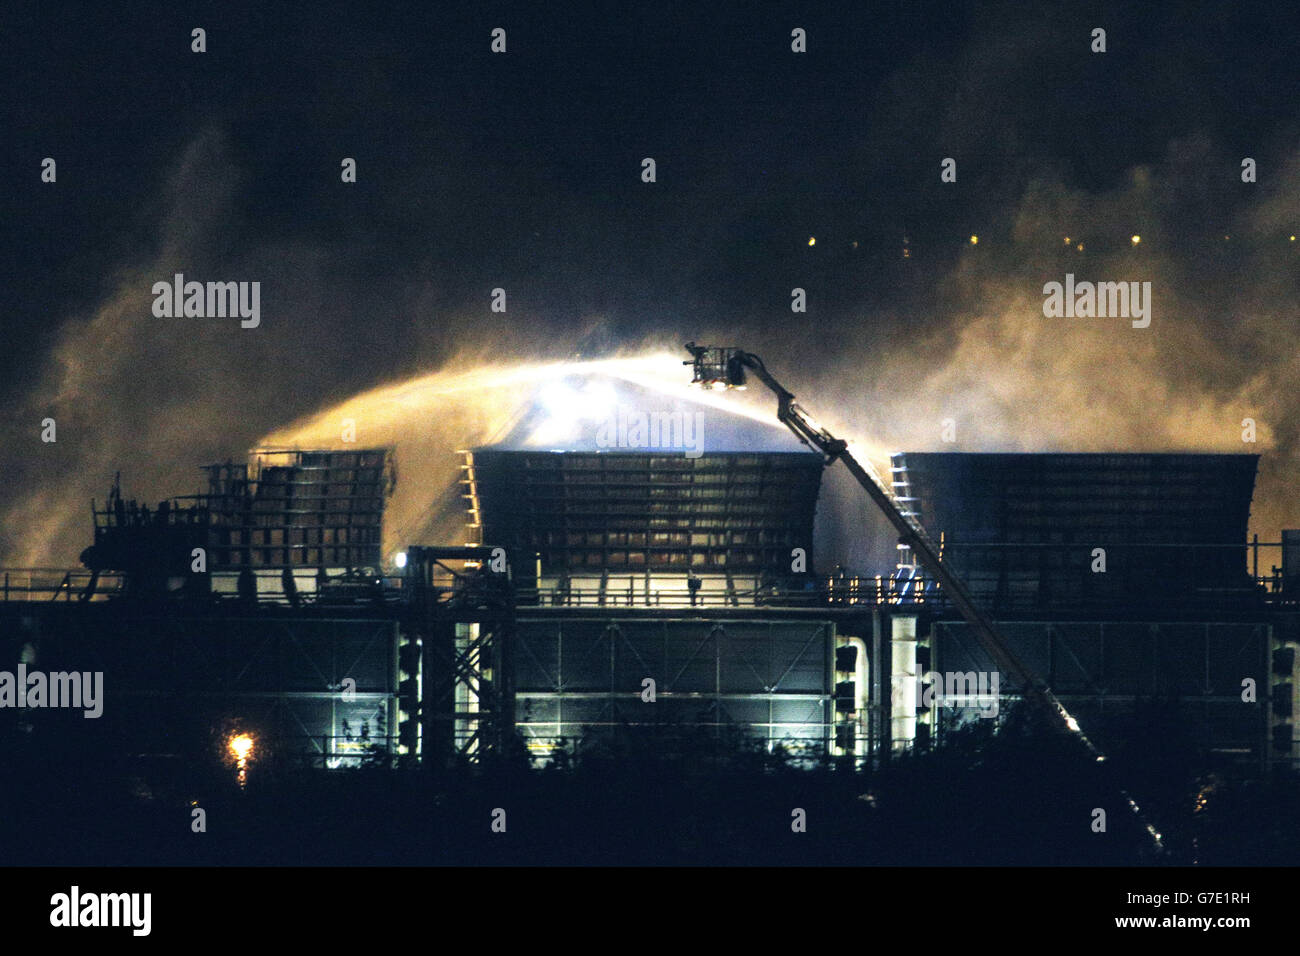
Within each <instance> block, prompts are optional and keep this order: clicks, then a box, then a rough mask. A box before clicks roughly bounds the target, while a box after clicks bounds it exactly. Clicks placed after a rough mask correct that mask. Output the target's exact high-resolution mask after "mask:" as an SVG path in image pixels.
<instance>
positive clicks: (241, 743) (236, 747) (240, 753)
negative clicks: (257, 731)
mask: <svg viewBox="0 0 1300 956" xmlns="http://www.w3.org/2000/svg"><path fill="white" fill-rule="evenodd" d="M229 746H230V752H231V753H232V754H234V755H235V759H236V760H238V761H239V762H240V763H243V762H244V761H246V760H248V757H249V755H250V754H251V753H252V752H253V738H252V736H251V735H249V734H239V735H238V736H237V737H231V738H230V745H229Z"/></svg>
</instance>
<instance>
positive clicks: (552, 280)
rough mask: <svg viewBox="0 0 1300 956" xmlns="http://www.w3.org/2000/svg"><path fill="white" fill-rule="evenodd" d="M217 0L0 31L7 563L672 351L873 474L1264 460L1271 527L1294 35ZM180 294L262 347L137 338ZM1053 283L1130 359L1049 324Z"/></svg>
mask: <svg viewBox="0 0 1300 956" xmlns="http://www.w3.org/2000/svg"><path fill="white" fill-rule="evenodd" d="M231 6H232V5H227V4H210V5H202V6H198V7H193V8H186V9H181V10H176V9H143V8H141V9H139V10H135V9H131V10H126V11H123V10H118V9H114V8H112V7H111V6H108V5H97V4H87V5H64V6H61V7H58V8H56V9H43V8H37V7H32V8H31V11H35V12H22V11H21V9H20V8H17V7H12V8H9V9H8V10H6V12H5V13H4V14H3V19H4V23H3V27H2V29H0V71H3V73H2V75H3V79H4V89H5V96H4V101H3V104H2V105H0V118H2V119H0V124H2V128H3V130H4V133H5V135H4V144H5V148H4V150H3V151H2V152H0V155H3V161H4V164H5V166H4V170H3V175H4V182H5V183H6V184H7V186H8V188H6V189H5V190H3V192H2V193H0V195H2V196H3V199H2V200H0V201H2V202H3V214H4V215H3V221H4V228H3V230H2V231H0V235H2V236H3V240H2V241H3V252H2V253H0V282H2V283H3V289H4V291H5V299H6V302H5V305H6V309H5V312H4V322H5V333H6V334H5V341H6V343H7V345H8V347H7V348H6V349H4V350H2V351H0V363H3V379H2V380H0V381H2V382H3V384H0V388H3V389H4V392H5V399H6V405H7V407H8V408H9V409H10V411H11V414H9V415H6V416H5V417H4V420H5V424H4V431H3V433H2V434H0V437H2V438H3V442H4V447H5V449H6V452H7V454H5V455H4V461H3V463H2V464H0V559H3V560H5V561H7V562H9V563H18V562H20V561H25V562H31V561H39V562H40V563H46V562H53V563H57V564H70V563H72V562H73V561H75V557H76V551H77V550H79V548H77V547H75V542H76V541H81V542H83V543H88V539H89V508H88V505H89V500H88V499H89V496H90V495H91V494H96V495H98V496H100V497H102V495H103V493H104V491H105V490H106V489H107V486H108V484H109V482H110V481H111V479H112V475H113V472H114V471H116V470H118V469H121V470H122V471H123V472H124V484H126V485H127V486H128V487H127V489H126V490H128V492H129V493H132V494H135V495H137V496H139V497H141V498H145V499H151V498H158V497H163V496H166V495H169V494H173V493H181V492H187V491H192V490H195V489H194V487H193V484H194V481H195V475H196V472H195V471H194V466H195V465H197V464H200V463H202V462H205V461H209V460H224V459H225V458H227V457H230V456H232V455H233V456H236V457H237V456H239V455H240V454H242V453H243V452H244V451H245V450H247V449H248V448H249V447H250V446H251V445H252V444H254V443H255V442H257V440H258V439H259V438H260V437H261V436H264V435H266V434H268V433H269V432H272V431H273V430H275V429H277V428H279V427H281V426H283V425H285V424H286V423H289V422H292V421H295V420H297V419H300V418H302V417H303V416H306V415H310V414H311V413H313V412H316V411H318V410H320V409H321V408H324V407H327V406H329V405H331V404H333V403H335V402H338V401H341V400H343V399H345V398H347V397H348V396H350V395H353V394H355V393H357V392H359V391H362V390H364V389H367V388H371V387H373V386H376V385H379V384H382V383H386V382H391V381H395V380H399V379H402V378H405V377H409V376H414V375H417V374H420V373H426V372H430V371H435V370H437V369H439V368H440V367H444V366H445V365H447V364H448V363H455V364H456V365H457V366H458V367H460V366H467V365H472V364H473V363H474V362H479V361H504V360H507V359H526V360H530V361H531V360H539V359H556V358H569V357H574V356H583V357H599V356H605V355H612V354H615V353H620V352H627V353H635V352H636V351H637V350H639V349H643V348H649V347H653V348H655V349H659V348H664V347H671V346H672V345H673V344H674V343H680V342H681V341H684V340H686V339H698V340H700V341H707V340H711V339H712V340H717V342H718V344H739V345H742V346H744V347H746V348H749V349H751V350H753V351H758V352H761V353H762V354H763V355H764V357H765V358H766V359H767V361H768V365H769V367H773V368H774V369H778V370H781V371H782V372H783V373H784V374H785V377H786V378H788V379H789V381H788V383H787V384H789V385H790V386H791V387H793V388H794V389H795V390H796V391H797V392H799V393H800V395H801V397H804V398H806V400H807V404H808V405H809V406H810V407H811V408H812V409H814V410H815V411H817V412H818V413H819V415H820V417H822V418H824V419H827V420H828V423H833V424H835V425H837V426H838V427H841V428H844V429H847V430H848V432H849V433H850V434H854V435H856V436H858V437H862V438H871V439H874V440H878V441H880V442H881V443H883V444H886V445H889V446H890V447H891V448H936V447H939V446H938V444H937V443H938V441H939V437H938V436H939V427H940V426H939V422H940V421H941V420H942V419H944V418H946V417H952V418H954V419H955V420H956V421H957V423H958V429H959V436H960V438H959V442H958V444H957V445H956V446H955V447H956V448H957V449H958V450H993V449H1008V450H1016V449H1029V450H1038V449H1065V450H1081V451H1082V450H1098V449H1105V448H1117V449H1123V450H1141V449H1151V450H1174V449H1191V450H1217V451H1247V452H1257V453H1260V454H1262V455H1263V456H1264V461H1263V462H1262V464H1261V479H1260V490H1259V492H1258V493H1257V496H1256V515H1257V521H1256V523H1257V525H1258V528H1257V530H1259V531H1261V533H1263V534H1265V535H1266V536H1268V537H1270V538H1275V537H1276V531H1277V529H1278V528H1280V527H1281V526H1283V525H1284V524H1286V525H1287V526H1295V525H1296V524H1297V523H1300V508H1297V507H1296V506H1295V505H1293V504H1292V501H1293V500H1294V499H1295V497H1296V496H1295V494H1294V488H1295V483H1296V479H1297V477H1300V428H1297V425H1296V414H1295V413H1296V412H1297V410H1298V406H1300V400H1298V399H1297V396H1296V391H1297V390H1296V388H1295V382H1296V380H1297V373H1298V372H1300V358H1298V357H1297V352H1296V349H1295V342H1296V331H1297V328H1300V311H1298V309H1297V296H1298V295H1300V281H1298V276H1300V242H1292V241H1290V239H1289V236H1290V235H1291V234H1294V233H1296V232H1300V113H1298V108H1300V69H1298V68H1297V64H1300V56H1298V55H1297V54H1300V49H1298V47H1300V12H1298V8H1296V7H1293V6H1287V5H1263V4H1261V5H1250V4H1228V3H1224V4H1197V3H1176V4H1175V3H1170V4H1134V3H1113V4H1107V3H1099V4H1071V5H1068V7H1069V9H1066V7H1067V5H1066V4H1056V3H1050V4H1039V5H1034V4H1024V3H1008V4H985V5H981V6H979V7H978V8H975V7H972V6H967V5H962V4H953V3H934V4H926V3H912V2H904V3H895V4H851V3H818V4H806V5H798V4H781V5H775V4H773V5H768V6H760V5H756V4H744V5H741V4H726V5H719V6H721V7H723V9H720V10H702V9H696V6H697V5H694V4H682V5H680V6H674V5H670V4H663V3H654V4H644V5H633V4H621V3H620V4H607V5H587V4H527V5H525V4H517V5H501V4H493V3H457V4H416V5H410V6H401V5H399V6H398V7H397V8H395V9H393V10H382V11H381V10H380V9H379V8H373V9H372V8H370V7H368V6H366V5H363V4H353V5H336V4H312V5H302V6H301V7H300V8H299V7H296V6H292V5H287V4H286V5H279V4H276V5H266V6H265V7H264V8H261V9H246V10H242V11H241V10H232V9H230V7H231ZM700 6H703V5H700ZM194 27H202V28H204V29H205V30H206V31H207V52H206V53H203V54H196V53H193V52H191V48H190V47H191V37H190V31H191V30H192V29H193V28H194ZM495 27H502V28H504V29H505V30H506V31H507V52H506V53H505V54H504V55H498V54H493V53H492V52H490V49H489V44H490V32H491V30H492V29H493V28H495ZM795 27H800V28H803V29H804V30H806V31H807V37H808V39H807V45H808V52H807V53H805V54H795V53H793V52H791V36H790V34H791V30H792V29H794V28H795ZM1094 27H1102V28H1104V29H1105V30H1106V36H1107V51H1106V52H1105V53H1100V54H1099V53H1093V52H1091V50H1090V44H1091V35H1090V34H1091V31H1092V29H1093V28H1094ZM47 156H49V157H53V158H55V159H56V161H57V164H58V166H57V173H58V179H57V182H56V183H54V184H48V183H42V182H41V180H40V163H41V160H42V159H43V158H44V157H47ZM344 157H353V158H355V159H356V161H357V166H358V181H357V182H356V183H355V184H346V183H342V182H341V181H340V161H341V160H342V158H344ZM644 157H653V158H654V159H655V160H656V163H657V180H658V181H657V182H655V183H653V184H647V183H643V182H642V181H641V175H640V174H641V160H642V159H643V158H644ZM944 157H954V158H955V159H956V161H957V169H958V177H957V182H955V183H943V182H941V181H940V163H941V160H942V159H943V158H944ZM1243 157H1251V158H1253V159H1254V160H1255V161H1256V163H1257V168H1258V181H1257V182H1255V183H1249V184H1248V183H1243V182H1242V181H1241V161H1242V158H1243ZM1133 234H1141V236H1142V243H1141V245H1140V246H1136V247H1135V246H1133V245H1132V244H1131V241H1130V238H1129V237H1130V235H1133ZM972 235H978V236H979V243H978V245H972V244H971V243H970V241H969V239H970V236H972ZM814 236H815V237H816V244H815V245H813V246H810V245H809V244H808V240H809V238H810V237H814ZM1065 236H1070V237H1071V239H1072V241H1071V242H1070V243H1069V244H1067V243H1065V242H1064V237H1065ZM1225 236H1227V237H1228V238H1226V239H1225V238H1224V237H1225ZM904 240H906V249H907V250H908V256H907V258H904V256H903V250H904V248H905V245H904ZM1080 242H1082V243H1083V244H1084V247H1085V248H1084V249H1083V250H1082V251H1080V250H1078V249H1077V244H1078V243H1080ZM177 271H181V272H184V273H185V274H186V276H187V278H193V279H198V280H200V281H205V280H222V281H225V280H247V281H253V280H256V281H260V282H261V283H262V323H261V327H259V328H258V329H255V330H241V329H240V328H239V325H238V321H237V320H221V319H188V320H186V319H160V318H157V317H155V316H154V315H152V314H151V311H150V307H151V305H152V301H153V300H152V296H151V294H150V291H149V290H150V287H151V285H152V283H153V282H155V281H158V280H160V279H170V278H171V276H172V274H173V273H174V272H177ZM1066 272H1075V273H1077V274H1078V275H1079V277H1080V278H1081V279H1094V280H1124V281H1127V280H1143V281H1151V282H1152V283H1153V286H1154V289H1155V291H1154V319H1153V323H1152V326H1151V328H1149V329H1146V330H1135V329H1130V328H1129V327H1128V323H1127V322H1126V321H1124V320H1122V319H1118V320H1117V319H1100V318H1098V319H1082V320H1057V319H1048V318H1045V317H1044V316H1043V315H1042V312H1041V304H1042V292H1041V289H1042V285H1043V283H1044V282H1047V281H1053V280H1055V281H1060V280H1061V279H1062V278H1063V276H1064V274H1065V273H1066ZM495 287H503V288H505V289H506V290H507V292H508V295H509V311H508V313H507V314H505V315H500V314H493V313H491V312H490V311H489V302H490V292H491V290H492V289H493V288H495ZM794 287H801V288H804V289H806V290H807V294H808V302H809V305H808V311H807V313H804V314H792V312H791V310H790V301H791V299H790V296H791V291H790V290H791V289H792V288H794ZM47 415H49V416H52V417H54V418H55V419H56V420H57V422H58V429H59V432H58V441H57V443H55V444H53V445H47V444H43V443H42V442H41V441H40V437H39V436H40V421H41V419H42V418H44V417H46V416H47ZM1247 416H1250V417H1253V418H1255V419H1257V420H1258V422H1259V436H1260V437H1259V441H1258V443H1256V444H1253V445H1244V444H1243V443H1242V441H1241V438H1240V431H1241V429H1240V422H1241V419H1242V418H1243V417H1247ZM178 485H180V486H179V487H178ZM1288 489H1289V490H1288ZM69 515H70V516H69ZM34 536H35V537H34Z"/></svg>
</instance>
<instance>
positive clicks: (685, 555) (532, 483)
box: [467, 449, 822, 583]
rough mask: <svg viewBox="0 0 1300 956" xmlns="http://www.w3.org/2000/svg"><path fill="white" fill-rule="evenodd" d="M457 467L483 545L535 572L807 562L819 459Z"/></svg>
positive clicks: (478, 459) (575, 458)
mask: <svg viewBox="0 0 1300 956" xmlns="http://www.w3.org/2000/svg"><path fill="white" fill-rule="evenodd" d="M467 470H468V473H469V474H470V476H471V478H472V486H471V496H472V508H473V509H474V510H475V511H476V512H477V514H478V515H480V516H481V520H482V529H483V530H482V534H483V540H484V541H489V542H492V543H494V544H500V545H501V546H503V547H505V548H506V549H507V550H508V551H510V553H511V554H517V555H528V554H534V553H535V554H536V555H538V558H539V562H540V568H541V573H542V574H543V575H547V574H564V573H575V572H579V571H582V572H591V571H593V570H594V571H597V572H599V571H602V570H608V571H610V572H617V571H630V572H636V571H647V570H648V571H677V572H687V571H694V572H700V573H707V572H717V573H723V572H756V571H761V570H770V571H772V572H774V573H782V572H783V573H784V574H786V575H788V574H789V573H790V554H791V550H792V549H793V548H803V549H804V550H805V553H806V554H808V555H811V554H812V532H813V516H814V513H815V511H816V505H817V495H818V490H819V488H820V483H821V473H822V461H821V458H820V457H819V456H817V455H810V454H803V453H798V452H795V453H789V452H772V453H762V454H742V453H716V454H715V453H710V454H706V455H703V456H702V457H699V458H694V459H692V458H688V457H686V456H684V455H671V454H640V453H628V452H534V451H503V450H498V449H480V450H477V451H474V452H471V453H470V459H469V464H468V468H467ZM519 570H520V571H521V572H523V571H526V568H525V567H524V566H523V564H522V563H521V564H520V566H519ZM809 571H811V567H810V568H809ZM521 583H523V582H521Z"/></svg>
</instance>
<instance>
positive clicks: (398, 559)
mask: <svg viewBox="0 0 1300 956" xmlns="http://www.w3.org/2000/svg"><path fill="white" fill-rule="evenodd" d="M393 564H395V565H397V566H398V567H399V568H404V567H406V552H405V551H398V552H397V554H396V555H395V556H394V557H393Z"/></svg>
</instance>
